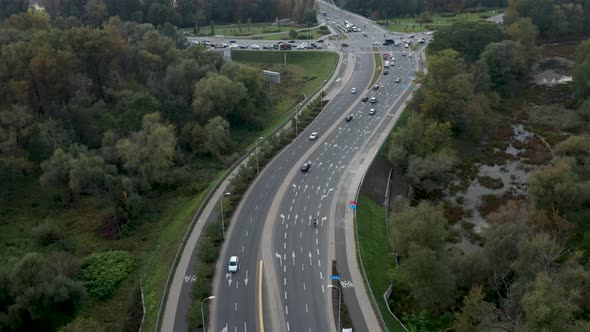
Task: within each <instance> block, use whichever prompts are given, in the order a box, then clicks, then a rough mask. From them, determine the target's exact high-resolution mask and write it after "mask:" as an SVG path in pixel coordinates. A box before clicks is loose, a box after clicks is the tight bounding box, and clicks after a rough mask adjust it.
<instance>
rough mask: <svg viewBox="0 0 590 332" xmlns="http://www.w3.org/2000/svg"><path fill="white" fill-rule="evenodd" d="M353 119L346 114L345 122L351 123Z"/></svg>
mask: <svg viewBox="0 0 590 332" xmlns="http://www.w3.org/2000/svg"><path fill="white" fill-rule="evenodd" d="M353 118H354V117H353V116H352V114H348V115H347V116H346V122H350V121H352V119H353Z"/></svg>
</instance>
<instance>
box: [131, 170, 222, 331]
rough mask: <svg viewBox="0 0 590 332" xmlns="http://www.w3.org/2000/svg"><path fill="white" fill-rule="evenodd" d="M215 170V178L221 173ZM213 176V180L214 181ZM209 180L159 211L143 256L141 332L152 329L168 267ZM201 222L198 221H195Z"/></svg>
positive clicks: (206, 190)
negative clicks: (154, 234)
mask: <svg viewBox="0 0 590 332" xmlns="http://www.w3.org/2000/svg"><path fill="white" fill-rule="evenodd" d="M222 174H223V173H222V172H219V173H218V177H217V179H219V177H220V176H221V175H222ZM217 179H216V180H217ZM214 182H215V181H212V182H211V184H209V186H208V187H207V189H205V190H203V191H201V192H200V193H199V194H198V195H196V196H194V197H183V196H180V197H176V198H174V199H171V200H170V202H169V203H170V207H169V208H168V209H166V210H165V211H163V213H162V216H161V218H160V219H161V221H162V225H165V226H164V227H162V228H161V230H160V231H159V232H158V233H157V234H158V235H157V238H156V239H155V241H154V242H153V243H152V245H151V246H150V248H148V252H147V254H146V256H145V258H144V263H143V267H142V273H141V281H142V287H143V292H144V301H145V302H144V303H145V309H146V315H145V320H144V323H143V324H144V325H143V330H144V331H152V330H154V327H155V326H154V324H155V323H156V317H157V315H158V310H159V308H160V302H161V300H162V295H163V293H164V287H163V285H165V284H166V279H167V278H168V273H169V272H170V267H171V266H172V262H173V260H174V257H175V255H176V251H177V250H178V246H179V244H180V243H181V241H182V238H183V237H184V234H185V232H186V228H187V227H188V224H189V222H190V220H191V219H192V217H193V215H194V213H195V211H196V209H197V208H198V206H199V205H200V204H201V203H202V201H203V199H204V198H205V196H206V195H207V192H209V190H211V188H212V187H213V183H214ZM199 222H202V221H199Z"/></svg>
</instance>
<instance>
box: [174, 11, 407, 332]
mask: <svg viewBox="0 0 590 332" xmlns="http://www.w3.org/2000/svg"><path fill="white" fill-rule="evenodd" d="M321 10H325V11H326V12H327V14H328V15H327V16H328V17H329V18H330V20H332V21H343V20H348V21H351V22H352V23H353V24H356V25H357V26H358V27H361V28H362V29H363V33H364V34H367V37H364V36H363V35H362V34H361V33H350V34H348V39H346V40H343V41H338V42H339V43H341V42H346V43H347V44H349V46H348V47H347V48H344V49H343V51H344V53H342V54H341V56H343V57H344V59H345V60H344V61H343V64H342V66H341V68H340V71H339V72H338V73H336V74H335V75H337V77H341V78H342V81H341V83H340V85H341V86H337V88H341V91H340V92H339V93H338V94H337V95H335V96H334V98H332V100H331V101H330V102H329V103H328V104H327V105H326V107H325V109H324V110H323V111H322V112H321V113H320V115H319V116H318V117H317V118H316V119H315V120H314V121H313V122H312V123H311V124H310V125H309V126H308V128H307V129H306V130H305V131H304V132H303V133H302V134H300V135H299V136H298V137H297V138H296V139H295V140H294V141H293V142H292V143H291V144H290V145H289V146H287V147H286V148H285V149H284V150H283V151H281V152H280V153H279V154H278V155H277V156H276V157H275V158H274V159H273V160H272V161H271V162H270V163H269V164H268V165H267V166H266V167H265V168H264V169H263V170H261V173H260V176H259V177H258V178H257V179H256V180H255V182H254V183H253V184H252V185H251V186H250V188H249V190H248V192H247V193H246V194H245V195H244V197H243V199H242V201H241V203H240V205H239V206H238V208H237V210H236V212H235V213H234V216H233V218H232V225H231V227H230V228H229V229H228V232H227V233H226V241H225V244H224V248H223V250H222V252H221V254H220V257H219V263H218V269H217V273H216V280H215V285H214V290H213V295H214V296H215V299H214V300H213V301H212V302H211V307H210V308H211V314H210V315H209V317H210V321H209V324H208V326H209V327H210V328H211V329H210V330H211V331H244V332H247V331H263V330H266V331H287V332H290V331H309V332H311V331H314V332H315V331H334V330H336V324H337V323H336V322H335V319H334V313H333V312H332V304H331V290H330V289H329V288H327V285H328V284H330V283H331V282H330V281H331V280H330V278H329V277H330V274H331V271H332V261H333V260H337V262H338V267H339V273H340V276H341V278H342V279H341V281H342V283H341V285H344V286H352V287H341V289H342V291H343V293H344V297H345V299H346V303H347V305H348V307H349V310H350V313H351V316H352V319H353V321H354V324H355V326H354V327H355V331H370V329H369V327H368V325H367V324H366V322H365V319H366V317H364V315H363V313H362V310H361V308H359V304H358V303H357V301H356V296H357V295H356V293H355V292H354V285H350V282H349V281H350V280H351V279H350V277H349V276H350V271H349V266H348V264H347V262H346V259H345V257H346V256H345V252H346V251H347V250H352V251H354V250H355V245H354V243H348V242H346V241H344V234H343V232H344V231H343V229H344V228H343V225H342V223H343V222H344V220H342V218H340V217H338V218H336V216H335V215H334V214H335V207H336V205H337V204H340V205H342V204H343V203H345V202H338V201H337V196H336V194H337V193H338V192H339V191H340V189H341V188H342V187H343V186H345V185H346V183H347V181H348V179H347V176H349V175H350V174H351V173H350V170H349V169H348V167H349V166H350V165H351V163H352V162H353V160H354V159H355V157H357V156H358V155H359V152H360V151H362V150H363V149H367V148H368V147H370V146H369V145H367V144H366V143H367V142H371V140H370V138H371V137H372V136H373V135H376V134H379V133H380V132H382V131H384V130H385V127H386V126H385V124H386V123H387V120H390V121H391V119H392V115H393V114H394V112H396V111H398V109H397V108H396V107H393V106H394V104H395V105H399V104H400V100H401V101H403V100H404V99H405V98H407V97H408V96H409V93H410V92H411V91H410V90H411V88H412V86H411V82H412V80H413V75H414V71H415V70H417V68H418V64H417V62H416V61H418V57H416V56H415V57H413V58H409V57H407V56H402V55H401V53H402V52H403V51H408V50H407V49H404V48H403V47H394V46H393V45H391V46H380V48H381V53H383V52H387V53H389V52H393V56H394V57H395V66H393V67H391V68H390V69H389V75H381V76H380V79H379V81H378V82H377V84H378V85H379V89H377V90H374V89H372V87H369V84H370V82H371V79H372V77H373V72H374V60H373V54H372V51H371V47H372V46H373V42H374V41H375V40H381V41H382V40H384V37H383V36H384V33H385V32H384V31H383V29H382V28H380V27H377V26H374V25H372V24H370V21H368V20H363V21H361V19H360V18H359V17H358V16H355V15H352V14H350V13H348V12H345V11H342V10H339V9H336V8H334V7H332V6H326V4H325V3H321ZM399 37H400V35H395V38H396V39H399ZM386 38H394V35H393V34H387V37H386ZM404 38H405V37H404ZM332 46H334V44H332ZM291 52H295V51H291ZM397 77H399V78H400V79H401V82H400V83H396V82H395V78H397ZM352 88H356V90H357V92H356V93H355V94H352V93H351V89H352ZM363 96H368V97H369V98H370V97H376V99H377V102H376V103H375V104H372V103H370V102H368V101H367V102H362V101H361V98H362V97H363ZM371 108H374V109H375V111H376V112H375V114H374V115H369V109H371ZM349 114H352V115H353V117H354V118H353V120H352V121H350V122H347V121H345V117H346V116H347V115H349ZM311 132H319V137H318V138H317V139H316V140H313V141H312V140H309V138H308V137H309V134H310V133H311ZM307 161H310V162H311V164H312V166H311V169H310V170H309V171H308V172H305V173H303V172H301V171H300V167H301V165H302V164H303V163H304V162H307ZM350 199H354V197H350ZM315 218H317V220H318V226H317V227H314V226H313V224H312V220H313V219H315ZM231 256H238V257H239V259H240V268H239V270H238V271H237V272H236V273H227V262H228V261H229V258H230V257H231ZM189 293H190V285H189V284H185V285H183V289H182V292H181V296H184V298H187V294H189ZM179 301H180V300H179ZM187 304H188V303H187V301H180V303H179V309H180V310H178V314H176V317H175V321H174V331H186V330H188V327H187V324H186V316H185V315H184V314H181V313H183V312H187V309H186V308H181V307H182V306H186V305H187ZM373 319H375V317H373ZM208 330H209V329H208Z"/></svg>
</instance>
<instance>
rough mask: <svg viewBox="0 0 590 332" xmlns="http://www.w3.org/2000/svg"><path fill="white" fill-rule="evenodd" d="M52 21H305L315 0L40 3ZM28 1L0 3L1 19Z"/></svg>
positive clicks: (62, 0)
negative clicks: (61, 19) (116, 19)
mask: <svg viewBox="0 0 590 332" xmlns="http://www.w3.org/2000/svg"><path fill="white" fill-rule="evenodd" d="M38 3H39V5H41V6H43V7H44V8H45V9H46V10H47V12H48V13H49V14H50V16H51V17H52V18H56V17H58V16H61V17H64V18H67V17H77V18H78V19H80V20H81V21H82V22H84V23H88V24H99V23H101V22H103V21H105V20H107V19H108V18H109V17H111V16H119V17H120V18H121V19H122V20H125V21H135V22H138V23H152V24H154V25H156V26H157V25H160V24H163V23H166V22H168V23H170V24H172V25H175V26H179V27H190V26H194V25H195V23H197V24H199V25H205V24H207V25H209V24H210V23H211V22H212V21H213V22H215V23H216V24H221V23H235V22H238V21H242V22H246V21H247V20H248V19H250V20H251V21H252V22H274V21H275V19H277V18H278V19H283V18H292V19H294V20H295V21H296V22H302V21H303V19H304V15H305V12H306V10H307V11H308V10H311V9H312V7H313V6H314V1H313V0H176V1H170V0H144V1H140V0H39V1H38ZM27 4H28V1H27V0H0V18H6V17H8V16H10V15H12V14H15V13H18V12H21V11H24V10H26V8H27V7H28V5H27Z"/></svg>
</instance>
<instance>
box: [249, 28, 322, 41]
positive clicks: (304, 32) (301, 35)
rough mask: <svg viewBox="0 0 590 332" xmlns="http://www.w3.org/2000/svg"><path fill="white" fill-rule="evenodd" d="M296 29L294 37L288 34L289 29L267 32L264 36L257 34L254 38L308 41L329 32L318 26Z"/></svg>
mask: <svg viewBox="0 0 590 332" xmlns="http://www.w3.org/2000/svg"><path fill="white" fill-rule="evenodd" d="M296 30H298V31H297V37H295V38H291V37H290V36H289V31H287V32H284V33H279V34H269V35H265V36H258V37H256V39H262V40H289V39H299V40H307V39H309V41H310V42H312V41H314V40H316V39H318V38H321V37H324V36H326V35H329V34H330V30H327V29H321V28H319V27H317V28H310V29H301V28H299V29H296Z"/></svg>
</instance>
